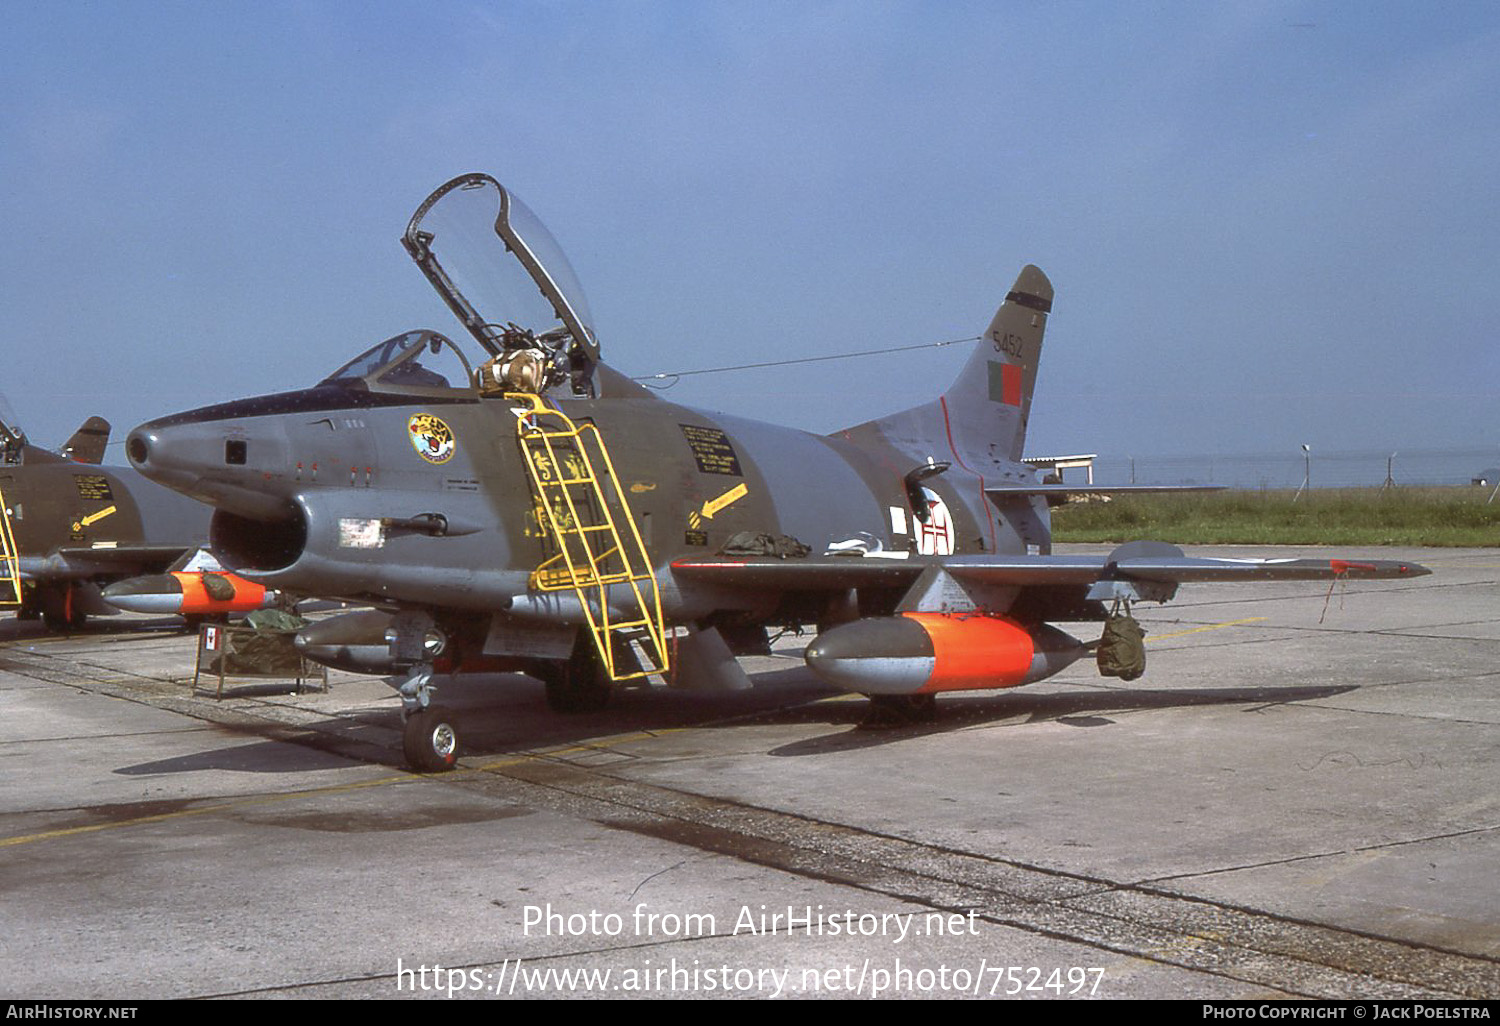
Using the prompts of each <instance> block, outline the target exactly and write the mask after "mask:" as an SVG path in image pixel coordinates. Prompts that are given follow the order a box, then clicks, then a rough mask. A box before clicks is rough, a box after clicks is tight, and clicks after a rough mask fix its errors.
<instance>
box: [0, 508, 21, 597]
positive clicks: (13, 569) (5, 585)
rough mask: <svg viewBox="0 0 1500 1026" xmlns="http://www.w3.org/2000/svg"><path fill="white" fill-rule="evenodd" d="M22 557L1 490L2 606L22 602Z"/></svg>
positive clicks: (0, 593)
mask: <svg viewBox="0 0 1500 1026" xmlns="http://www.w3.org/2000/svg"><path fill="white" fill-rule="evenodd" d="M19 564H20V557H19V556H18V555H17V554H16V539H15V535H13V534H11V533H10V507H9V506H7V505H6V504H5V493H4V492H0V606H19V605H20V604H21V571H20V565H19Z"/></svg>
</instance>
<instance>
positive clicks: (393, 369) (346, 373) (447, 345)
mask: <svg viewBox="0 0 1500 1026" xmlns="http://www.w3.org/2000/svg"><path fill="white" fill-rule="evenodd" d="M321 384H324V385H342V386H344V387H346V388H347V387H363V388H365V389H367V390H369V391H371V392H395V393H413V394H418V395H437V394H442V393H451V392H464V393H470V394H472V393H473V391H474V387H473V372H472V370H471V369H470V367H469V361H468V360H466V359H464V355H463V353H461V352H459V350H458V347H457V346H455V345H454V344H453V343H452V342H450V341H449V340H448V339H446V338H444V337H443V336H442V335H439V334H438V333H437V332H435V331H408V332H405V333H403V334H400V335H397V336H396V337H395V338H388V339H386V340H385V341H384V342H378V343H376V344H375V345H373V346H371V347H370V348H369V349H366V350H365V351H364V352H363V353H360V354H359V355H358V356H356V357H355V358H354V359H352V360H350V361H349V362H348V363H346V364H344V365H343V366H342V367H340V368H339V369H338V370H336V371H334V372H333V373H332V374H330V375H328V377H326V378H324V379H323V381H322V382H321Z"/></svg>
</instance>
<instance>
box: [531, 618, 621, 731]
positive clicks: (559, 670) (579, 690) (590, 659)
mask: <svg viewBox="0 0 1500 1026" xmlns="http://www.w3.org/2000/svg"><path fill="white" fill-rule="evenodd" d="M530 672H531V674H532V676H534V677H536V678H538V679H539V680H540V681H541V682H542V683H543V684H544V685H546V687H547V707H548V708H549V709H551V710H552V711H553V712H557V713H590V712H598V711H599V710H600V709H603V708H604V707H605V706H607V705H608V704H609V694H610V691H611V690H613V685H611V684H610V680H609V672H608V671H607V670H606V669H605V668H604V662H603V660H601V659H600V658H599V652H598V650H597V649H595V648H594V640H593V638H591V637H590V636H589V635H588V634H587V633H585V632H583V631H580V632H579V634H578V640H577V641H576V642H575V643H574V645H573V654H572V655H571V656H569V657H568V659H567V660H566V661H562V660H549V661H547V662H539V663H537V664H536V666H535V667H534V668H533V669H532V670H531V671H530Z"/></svg>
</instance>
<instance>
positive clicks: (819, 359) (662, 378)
mask: <svg viewBox="0 0 1500 1026" xmlns="http://www.w3.org/2000/svg"><path fill="white" fill-rule="evenodd" d="M979 339H980V336H979V335H972V336H970V337H968V338H950V339H944V340H943V341H941V342H918V343H916V344H915V345H909V346H891V347H890V348H889V349H862V350H860V351H859V352H857V353H834V354H831V355H829V356H802V357H798V358H797V359H793V360H768V361H766V362H765V363H741V364H736V365H734V366H732V367H702V368H699V369H698V370H687V371H676V372H673V373H662V374H642V375H640V376H638V377H634V378H631V379H630V380H632V381H639V382H641V383H642V384H643V385H646V386H647V387H648V388H671V387H672V386H673V385H675V384H677V379H678V378H687V377H692V376H693V375H695V374H727V373H728V372H729V371H742V370H760V369H762V368H765V367H788V366H791V365H792V364H794V363H823V362H825V361H828V360H852V359H854V358H855V357H857V356H880V355H882V354H884V353H909V352H911V351H912V350H914V349H939V348H941V347H943V346H956V345H958V344H959V343H961V342H978V341H979ZM669 379H670V380H669ZM652 382H661V384H652Z"/></svg>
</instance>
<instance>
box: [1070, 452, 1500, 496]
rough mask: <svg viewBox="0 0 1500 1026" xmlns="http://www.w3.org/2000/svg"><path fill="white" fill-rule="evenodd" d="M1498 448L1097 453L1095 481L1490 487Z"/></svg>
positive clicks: (1075, 476)
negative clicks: (1482, 480)
mask: <svg viewBox="0 0 1500 1026" xmlns="http://www.w3.org/2000/svg"><path fill="white" fill-rule="evenodd" d="M1496 468H1500V448H1488V449H1408V450H1390V449H1383V450H1380V449H1367V450H1361V451H1354V450H1344V451H1336V450H1330V451H1328V452H1320V451H1319V450H1318V448H1317V446H1316V445H1314V446H1313V449H1312V452H1311V454H1309V457H1307V458H1305V457H1304V454H1303V453H1301V452H1297V451H1293V452H1289V453H1280V452H1278V453H1273V452H1258V453H1215V454H1198V455H1182V456H1130V455H1122V454H1119V453H1101V454H1100V455H1099V457H1098V458H1097V459H1096V460H1095V461H1094V482H1095V483H1096V484H1100V485H1106V484H1132V483H1134V484H1215V485H1227V486H1229V487H1231V488H1259V489H1267V490H1269V489H1277V488H1297V487H1298V486H1300V485H1301V484H1302V482H1303V479H1304V477H1307V478H1309V479H1310V485H1311V487H1313V488H1362V487H1368V488H1379V487H1381V486H1382V485H1385V484H1386V483H1388V482H1389V483H1390V484H1393V485H1396V486H1412V485H1426V486H1431V485H1467V484H1470V483H1472V481H1473V480H1474V479H1475V478H1479V477H1487V478H1488V479H1489V484H1490V486H1491V487H1493V486H1494V485H1495V484H1496V481H1495V476H1496ZM1064 476H1065V480H1067V481H1068V483H1070V484H1080V483H1082V481H1083V477H1084V472H1083V471H1081V470H1070V471H1067V472H1066V474H1065V475H1064Z"/></svg>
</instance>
